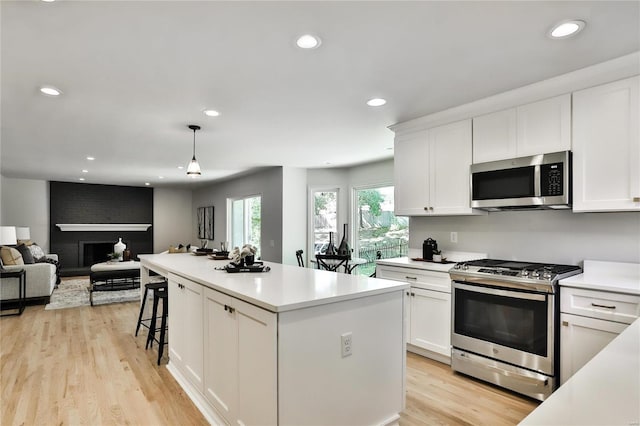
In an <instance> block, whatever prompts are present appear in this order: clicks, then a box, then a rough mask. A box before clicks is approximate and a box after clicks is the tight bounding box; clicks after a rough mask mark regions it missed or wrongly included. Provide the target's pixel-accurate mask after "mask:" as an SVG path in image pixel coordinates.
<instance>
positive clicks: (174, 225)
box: [153, 188, 195, 253]
mask: <svg viewBox="0 0 640 426" xmlns="http://www.w3.org/2000/svg"><path fill="white" fill-rule="evenodd" d="M192 200H193V196H192V191H191V189H170V188H154V190H153V252H154V253H160V252H162V251H165V250H167V249H168V248H169V246H170V245H174V246H175V245H177V244H185V245H186V244H188V243H193V241H192V234H193V227H194V223H195V216H194V215H193V214H192Z"/></svg>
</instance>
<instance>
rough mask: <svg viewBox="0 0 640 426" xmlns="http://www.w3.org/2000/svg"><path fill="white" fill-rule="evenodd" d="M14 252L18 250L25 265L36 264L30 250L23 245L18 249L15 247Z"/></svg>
mask: <svg viewBox="0 0 640 426" xmlns="http://www.w3.org/2000/svg"><path fill="white" fill-rule="evenodd" d="M16 250H18V251H19V252H20V254H21V255H22V261H23V262H24V264H25V265H29V264H31V263H36V261H35V259H34V258H33V255H32V254H31V250H29V247H27V246H25V245H24V244H20V245H19V246H18V247H16Z"/></svg>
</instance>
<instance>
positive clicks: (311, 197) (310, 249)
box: [304, 185, 342, 265]
mask: <svg viewBox="0 0 640 426" xmlns="http://www.w3.org/2000/svg"><path fill="white" fill-rule="evenodd" d="M316 192H335V193H336V228H337V227H338V226H339V224H340V217H341V216H342V215H341V212H340V205H341V203H340V187H339V186H336V185H327V186H310V187H309V191H308V196H307V212H308V214H307V241H308V243H307V248H306V250H305V252H306V253H304V257H305V265H308V264H309V261H310V259H313V258H315V248H314V245H315V232H314V231H315V229H314V213H315V193H316ZM337 231H338V229H336V232H337ZM334 244H335V241H334Z"/></svg>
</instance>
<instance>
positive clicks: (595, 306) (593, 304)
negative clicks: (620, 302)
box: [591, 302, 616, 309]
mask: <svg viewBox="0 0 640 426" xmlns="http://www.w3.org/2000/svg"><path fill="white" fill-rule="evenodd" d="M591 306H593V307H594V308H605V309H615V308H616V307H615V305H613V306H608V305H598V304H597V303H593V302H591Z"/></svg>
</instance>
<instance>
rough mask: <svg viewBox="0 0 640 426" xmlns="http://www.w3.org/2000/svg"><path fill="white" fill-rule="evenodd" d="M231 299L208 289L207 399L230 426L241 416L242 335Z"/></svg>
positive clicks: (206, 339)
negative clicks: (239, 340) (240, 371)
mask: <svg viewBox="0 0 640 426" xmlns="http://www.w3.org/2000/svg"><path fill="white" fill-rule="evenodd" d="M231 300H232V298H231V296H227V295H226V294H222V293H220V292H218V291H215V290H211V289H205V302H204V303H205V322H204V327H205V339H204V341H205V350H206V354H207V356H206V362H205V365H204V388H205V397H206V398H207V400H208V401H209V402H210V403H211V404H212V405H213V406H214V407H215V408H216V410H217V411H218V412H219V413H220V414H222V415H223V416H224V417H225V418H226V419H227V421H228V422H229V423H230V424H233V423H234V422H233V419H235V418H236V415H237V404H236V402H237V395H238V380H237V377H236V375H237V371H238V350H237V347H238V332H237V326H236V320H235V317H236V315H235V314H234V313H233V312H232V311H231V310H230V309H229V307H230V306H231V304H232V303H231Z"/></svg>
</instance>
